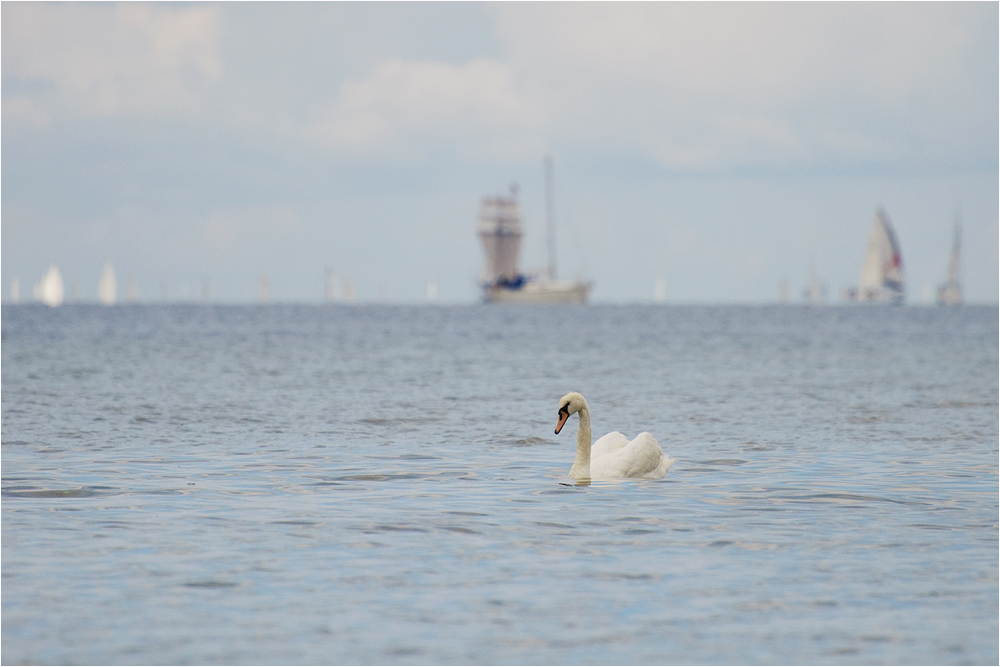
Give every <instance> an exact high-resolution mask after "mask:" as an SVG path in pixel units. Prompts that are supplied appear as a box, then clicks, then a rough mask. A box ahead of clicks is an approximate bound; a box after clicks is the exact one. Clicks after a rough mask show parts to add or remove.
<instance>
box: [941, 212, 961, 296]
mask: <svg viewBox="0 0 1000 667" xmlns="http://www.w3.org/2000/svg"><path fill="white" fill-rule="evenodd" d="M961 246H962V218H960V217H956V218H955V233H954V235H953V236H952V241H951V255H949V257H948V279H947V280H946V281H945V282H944V283H942V284H941V286H940V287H938V293H937V302H938V303H939V304H941V305H945V306H954V305H957V304H960V303H962V275H961V271H962V265H961V257H960V250H961Z"/></svg>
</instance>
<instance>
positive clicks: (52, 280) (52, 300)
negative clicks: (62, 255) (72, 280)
mask: <svg viewBox="0 0 1000 667" xmlns="http://www.w3.org/2000/svg"><path fill="white" fill-rule="evenodd" d="M32 293H33V295H34V297H35V298H36V299H38V300H39V301H41V302H42V303H44V304H45V305H46V306H51V307H52V308H55V307H56V306H58V305H60V304H61V303H62V302H63V293H64V290H63V279H62V275H61V274H60V273H59V269H58V268H56V265H55V264H52V265H51V266H49V270H48V271H46V272H45V275H44V276H42V280H41V282H37V283H35V286H34V288H33V289H32Z"/></svg>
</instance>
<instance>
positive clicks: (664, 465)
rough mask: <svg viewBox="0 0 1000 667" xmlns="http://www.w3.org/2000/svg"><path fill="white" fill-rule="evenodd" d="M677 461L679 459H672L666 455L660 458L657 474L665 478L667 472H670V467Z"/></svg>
mask: <svg viewBox="0 0 1000 667" xmlns="http://www.w3.org/2000/svg"><path fill="white" fill-rule="evenodd" d="M676 461H677V459H672V458H670V457H669V456H668V455H666V454H664V455H663V456H661V457H660V465H658V466H656V472H657V473H659V475H660V477H665V476H666V474H667V471H668V470H670V466H672V465H673V464H674V463H675V462H676Z"/></svg>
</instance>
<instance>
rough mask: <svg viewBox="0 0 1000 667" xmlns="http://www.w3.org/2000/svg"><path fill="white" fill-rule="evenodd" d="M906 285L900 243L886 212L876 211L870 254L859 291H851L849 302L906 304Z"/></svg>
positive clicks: (869, 247) (870, 236)
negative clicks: (904, 302)
mask: <svg viewBox="0 0 1000 667" xmlns="http://www.w3.org/2000/svg"><path fill="white" fill-rule="evenodd" d="M905 295H906V285H905V280H904V278H903V257H902V255H901V254H900V250H899V240H898V239H897V238H896V232H895V230H893V228H892V225H891V224H890V223H889V218H888V216H886V214H885V211H884V210H883V209H881V208H880V209H878V210H877V211H875V219H874V220H872V228H871V232H870V233H869V235H868V252H867V253H865V261H864V263H863V264H862V265H861V276H860V278H859V279H858V287H857V289H856V290H850V291H848V295H847V296H848V299H851V300H853V301H860V302H869V303H893V304H898V303H902V302H903V298H904V297H905Z"/></svg>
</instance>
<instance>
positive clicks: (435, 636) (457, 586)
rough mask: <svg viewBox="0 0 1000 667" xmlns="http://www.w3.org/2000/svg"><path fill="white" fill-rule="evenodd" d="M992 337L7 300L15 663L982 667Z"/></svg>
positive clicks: (972, 316) (945, 331)
mask: <svg viewBox="0 0 1000 667" xmlns="http://www.w3.org/2000/svg"><path fill="white" fill-rule="evenodd" d="M997 322H998V311H997V308H995V307H982V308H977V307H965V308H953V309H933V308H878V307H873V308H852V307H827V308H806V307H783V308H780V307H732V308H727V307H680V306H673V307H652V306H648V307H647V306H632V307H611V306H589V307H566V308H535V309H531V308H525V309H520V308H503V307H501V308H490V307H486V306H469V307H454V308H431V307H422V308H404V307H398V308H395V307H375V306H358V307H347V306H340V307H319V306H315V307H313V306H265V307H261V306H254V307H221V306H218V307H216V306H121V307H111V308H101V307H91V306H66V307H61V308H57V309H48V308H45V307H40V306H5V307H4V308H3V311H2V335H3V339H2V419H3V421H2V445H3V447H2V464H3V468H2V472H3V502H2V520H3V525H2V538H3V547H2V558H3V563H2V576H3V578H2V593H3V595H2V613H3V619H2V620H3V625H2V660H3V662H4V664H19V663H93V664H126V663H128V664H143V663H147V664H148V663H159V664H163V663H181V664H183V663H230V664H260V663H358V664H370V663H378V664H393V663H417V664H421V663H442V664H454V663H466V664H468V663H473V664H475V663H501V664H502V663H525V664H535V663H551V664H565V663H578V664H592V663H601V664H614V663H625V664H645V663H656V664H669V663H688V664H706V663H747V664H760V663H802V664H828V663H850V664H858V663H864V664H873V663H874V664H877V663H922V664H934V663H940V664H970V663H978V664H997V662H998V579H997V574H998V502H997V501H998V357H997V352H998V328H997ZM570 390H577V391H580V392H582V393H584V394H585V395H586V396H587V398H588V400H589V402H590V405H591V408H592V413H593V420H594V432H595V436H596V435H600V434H603V433H605V432H607V431H611V430H620V431H622V432H624V433H626V434H627V435H630V436H634V435H635V434H637V433H638V432H640V431H643V430H649V431H651V432H653V434H654V435H655V436H656V437H657V439H658V440H659V441H660V443H661V444H662V445H663V448H664V450H665V451H667V452H669V453H670V454H671V455H672V456H673V457H674V458H676V459H677V463H676V464H674V466H673V467H672V468H671V470H670V472H669V473H668V474H667V478H666V479H665V480H663V481H657V482H638V481H634V482H624V483H620V484H594V485H592V486H587V487H575V486H569V485H567V482H568V481H569V480H568V479H567V478H566V477H565V475H566V473H567V472H568V470H569V466H570V463H571V462H572V459H573V454H574V447H575V431H576V418H575V417H574V418H573V420H572V422H571V423H570V425H569V427H568V428H567V429H566V430H565V431H563V434H562V435H560V436H558V437H557V436H555V435H554V434H553V432H552V431H553V428H554V426H555V421H556V411H557V407H558V406H557V401H558V399H559V397H560V396H562V395H563V394H564V393H566V392H567V391H570Z"/></svg>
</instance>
